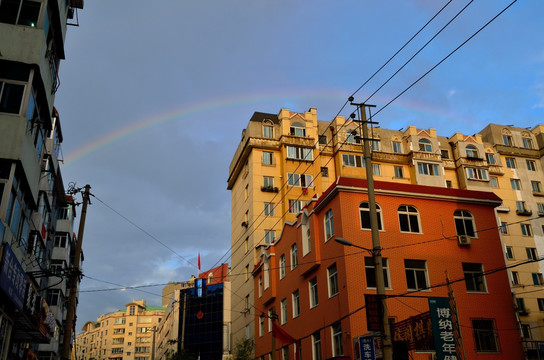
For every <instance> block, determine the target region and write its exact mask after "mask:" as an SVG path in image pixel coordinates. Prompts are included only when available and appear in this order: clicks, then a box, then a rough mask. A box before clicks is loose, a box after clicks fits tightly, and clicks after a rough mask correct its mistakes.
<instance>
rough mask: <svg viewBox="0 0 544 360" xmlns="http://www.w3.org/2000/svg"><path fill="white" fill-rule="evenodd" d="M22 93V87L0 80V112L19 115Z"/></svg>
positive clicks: (23, 90)
mask: <svg viewBox="0 0 544 360" xmlns="http://www.w3.org/2000/svg"><path fill="white" fill-rule="evenodd" d="M1 12H2V11H1V9H0V13H1ZM24 92H25V86H24V85H22V84H12V83H9V82H5V81H3V80H0V112H4V113H10V114H19V112H20V111H21V104H22V102H23V94H24Z"/></svg>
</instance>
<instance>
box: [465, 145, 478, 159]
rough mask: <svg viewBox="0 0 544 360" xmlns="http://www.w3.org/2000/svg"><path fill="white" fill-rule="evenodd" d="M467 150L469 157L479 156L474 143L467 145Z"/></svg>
mask: <svg viewBox="0 0 544 360" xmlns="http://www.w3.org/2000/svg"><path fill="white" fill-rule="evenodd" d="M465 150H466V152H467V157H469V158H478V149H476V146H474V145H467V147H466V148H465Z"/></svg>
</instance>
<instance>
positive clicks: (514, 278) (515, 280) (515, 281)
mask: <svg viewBox="0 0 544 360" xmlns="http://www.w3.org/2000/svg"><path fill="white" fill-rule="evenodd" d="M512 285H519V274H518V272H517V271H512Z"/></svg>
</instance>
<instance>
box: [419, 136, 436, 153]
mask: <svg viewBox="0 0 544 360" xmlns="http://www.w3.org/2000/svg"><path fill="white" fill-rule="evenodd" d="M419 151H424V152H432V151H433V147H432V145H431V141H430V140H428V139H421V140H419Z"/></svg>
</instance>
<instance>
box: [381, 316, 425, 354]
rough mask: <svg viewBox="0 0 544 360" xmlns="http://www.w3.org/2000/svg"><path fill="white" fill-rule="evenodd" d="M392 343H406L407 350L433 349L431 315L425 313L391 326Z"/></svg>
mask: <svg viewBox="0 0 544 360" xmlns="http://www.w3.org/2000/svg"><path fill="white" fill-rule="evenodd" d="M391 334H392V336H393V341H402V342H406V345H407V348H408V350H419V351H429V350H433V349H434V343H433V329H432V325H431V314H430V313H429V312H425V313H423V314H419V315H416V316H412V317H410V318H408V319H406V320H403V321H399V322H397V323H395V324H393V325H392V327H391Z"/></svg>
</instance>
